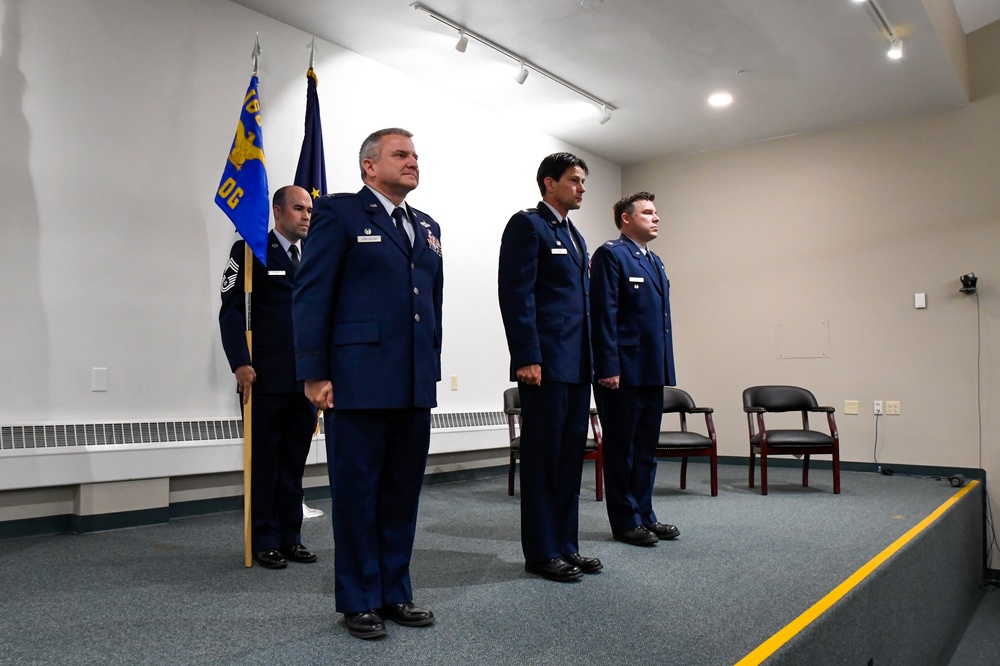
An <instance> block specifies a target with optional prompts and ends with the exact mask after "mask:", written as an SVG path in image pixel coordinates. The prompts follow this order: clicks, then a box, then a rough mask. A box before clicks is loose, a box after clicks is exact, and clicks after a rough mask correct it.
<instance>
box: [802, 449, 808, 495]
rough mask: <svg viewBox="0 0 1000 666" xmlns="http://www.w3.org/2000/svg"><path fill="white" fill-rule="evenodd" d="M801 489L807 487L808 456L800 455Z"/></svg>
mask: <svg viewBox="0 0 1000 666" xmlns="http://www.w3.org/2000/svg"><path fill="white" fill-rule="evenodd" d="M802 487H803V488H808V487H809V454H808V453H804V454H802Z"/></svg>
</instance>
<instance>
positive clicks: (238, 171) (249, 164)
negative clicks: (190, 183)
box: [215, 76, 270, 266]
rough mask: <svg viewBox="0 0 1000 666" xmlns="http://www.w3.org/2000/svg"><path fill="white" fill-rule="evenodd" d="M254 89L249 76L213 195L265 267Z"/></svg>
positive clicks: (262, 167) (263, 174) (263, 173)
mask: <svg viewBox="0 0 1000 666" xmlns="http://www.w3.org/2000/svg"><path fill="white" fill-rule="evenodd" d="M257 86H258V82H257V77H256V76H253V77H250V87H249V88H247V94H246V96H245V97H244V98H243V108H242V109H241V110H240V121H239V123H238V124H237V125H236V136H235V138H234V139H233V146H232V148H230V149H229V157H228V159H227V160H226V168H225V170H224V171H223V172H222V180H221V181H220V183H219V189H218V191H217V192H216V193H215V203H216V205H218V206H219V208H221V209H222V212H224V213H225V214H226V215H227V216H228V217H229V219H230V220H231V221H232V223H233V224H234V225H235V226H236V231H237V232H239V234H240V236H242V237H243V240H244V241H246V243H247V245H248V246H250V249H251V250H252V251H253V253H254V256H255V257H257V258H258V259H259V260H260V262H261V263H262V264H264V265H265V266H266V265H267V228H268V222H269V220H270V210H269V209H270V204H269V202H268V191H267V163H266V161H265V160H264V133H263V131H262V129H261V123H260V95H259V93H258V90H257Z"/></svg>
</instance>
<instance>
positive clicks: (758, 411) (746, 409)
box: [743, 407, 767, 414]
mask: <svg viewBox="0 0 1000 666" xmlns="http://www.w3.org/2000/svg"><path fill="white" fill-rule="evenodd" d="M743 411H744V412H746V413H747V414H763V413H765V412H767V410H766V409H764V408H763V407H744V408H743Z"/></svg>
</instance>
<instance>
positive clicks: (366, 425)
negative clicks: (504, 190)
mask: <svg viewBox="0 0 1000 666" xmlns="http://www.w3.org/2000/svg"><path fill="white" fill-rule="evenodd" d="M409 217H410V221H411V222H412V225H413V230H414V241H413V246H412V248H411V247H408V243H404V242H403V241H402V239H401V238H400V236H399V234H398V233H397V230H396V227H395V223H394V221H393V219H392V218H391V217H390V216H389V214H388V213H387V212H386V210H385V207H384V206H383V205H382V203H381V201H379V199H378V198H377V197H376V196H375V194H374V193H373V192H372V191H371V190H369V189H368V188H367V187H365V188H362V189H361V191H360V192H358V193H357V194H335V195H332V196H328V197H323V198H320V199H317V200H316V201H315V204H314V207H313V217H312V226H311V227H310V231H309V243H308V245H307V247H306V250H305V252H304V253H303V258H302V265H301V266H300V267H299V272H298V275H297V276H296V283H295V294H294V306H293V312H294V320H295V351H296V363H297V368H298V378H299V379H301V380H330V382H331V383H332V386H333V401H334V407H333V410H332V411H328V412H326V414H327V416H328V418H329V419H330V420H328V421H327V428H326V445H327V460H328V467H329V473H330V486H331V490H332V495H333V531H334V542H335V545H336V549H335V559H336V562H335V567H336V579H335V596H336V605H337V610H338V611H339V612H342V613H355V612H361V611H365V610H369V609H378V608H381V607H382V606H384V605H388V604H398V603H403V602H407V601H411V600H412V596H413V595H412V588H411V584H410V575H409V565H410V558H411V555H412V550H413V538H414V535H415V532H416V517H417V503H418V501H419V496H420V488H421V485H422V482H423V474H424V467H425V466H426V462H427V450H428V447H429V444H430V409H431V408H432V407H434V406H436V404H437V397H436V396H437V393H436V390H437V382H438V381H439V380H440V378H441V331H442V329H441V310H442V296H443V288H444V273H443V264H442V250H441V240H440V239H441V229H440V227H439V226H438V224H437V222H435V221H434V220H433V219H431V217H430V216H428V215H427V214H426V213H423V212H421V211H419V210H416V209H415V208H412V207H410V208H409Z"/></svg>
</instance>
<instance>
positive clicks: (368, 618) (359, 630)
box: [344, 610, 389, 639]
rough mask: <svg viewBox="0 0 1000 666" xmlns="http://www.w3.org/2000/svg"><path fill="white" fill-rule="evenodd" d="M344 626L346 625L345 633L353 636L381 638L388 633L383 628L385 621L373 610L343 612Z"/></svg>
mask: <svg viewBox="0 0 1000 666" xmlns="http://www.w3.org/2000/svg"><path fill="white" fill-rule="evenodd" d="M344 626H346V627H347V633H349V634H350V635H351V636H354V637H355V638H364V639H369V638H382V637H383V636H385V635H386V634H388V633H389V632H388V631H386V630H385V622H383V621H382V618H381V617H380V616H379V614H378V612H377V611H374V610H366V611H361V612H360V613H344Z"/></svg>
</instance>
